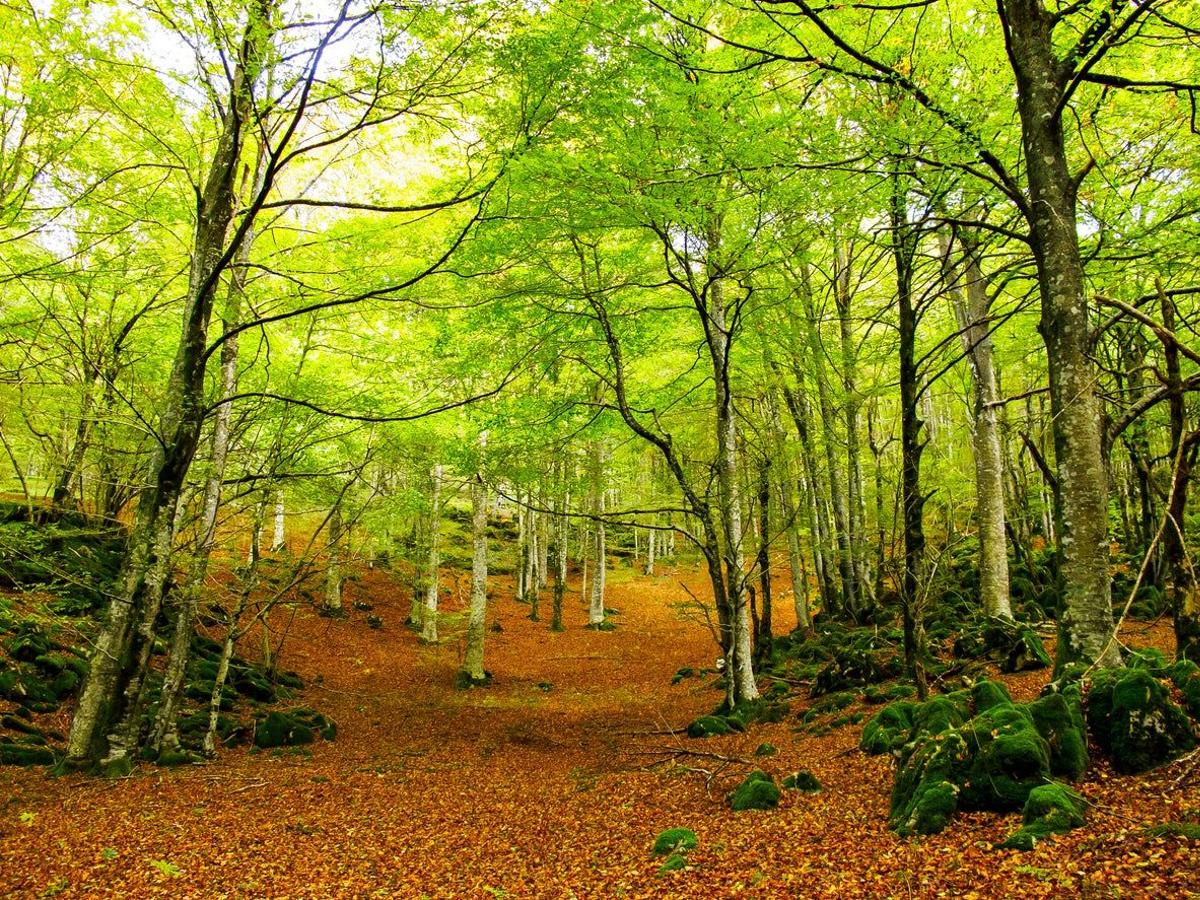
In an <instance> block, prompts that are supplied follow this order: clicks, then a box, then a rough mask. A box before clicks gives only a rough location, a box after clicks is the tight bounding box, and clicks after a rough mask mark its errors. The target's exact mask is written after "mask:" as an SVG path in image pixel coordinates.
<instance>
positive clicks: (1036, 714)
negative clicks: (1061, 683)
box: [1028, 685, 1088, 781]
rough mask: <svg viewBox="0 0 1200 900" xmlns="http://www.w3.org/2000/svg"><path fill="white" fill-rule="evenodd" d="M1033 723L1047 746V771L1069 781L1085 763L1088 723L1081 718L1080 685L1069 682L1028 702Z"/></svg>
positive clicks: (1079, 774)
mask: <svg viewBox="0 0 1200 900" xmlns="http://www.w3.org/2000/svg"><path fill="white" fill-rule="evenodd" d="M1028 709H1029V714H1030V716H1032V717H1033V725H1034V727H1035V728H1036V729H1037V731H1038V734H1040V735H1041V736H1042V737H1043V738H1044V739H1045V741H1046V745H1047V746H1048V747H1049V748H1050V771H1051V772H1052V773H1054V774H1055V775H1059V776H1061V777H1063V778H1068V779H1070V780H1072V781H1075V780H1077V779H1078V778H1080V777H1082V776H1083V773H1084V772H1085V771H1086V770H1087V765H1088V750H1087V727H1086V725H1085V724H1084V720H1083V707H1082V704H1081V703H1080V695H1079V688H1078V687H1077V686H1074V685H1072V686H1071V687H1069V688H1067V689H1066V690H1064V691H1062V692H1059V693H1052V694H1047V695H1046V696H1044V697H1041V698H1039V699H1037V700H1034V701H1033V702H1032V703H1030V704H1029V705H1028Z"/></svg>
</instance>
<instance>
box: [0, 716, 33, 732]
mask: <svg viewBox="0 0 1200 900" xmlns="http://www.w3.org/2000/svg"><path fill="white" fill-rule="evenodd" d="M0 727H3V728H7V729H9V730H10V731H18V732H20V733H21V734H34V735H38V736H41V735H42V731H41V729H40V728H38V727H37V726H36V725H34V724H33V723H32V722H30V721H28V720H27V719H24V718H21V717H19V716H13V715H4V716H0Z"/></svg>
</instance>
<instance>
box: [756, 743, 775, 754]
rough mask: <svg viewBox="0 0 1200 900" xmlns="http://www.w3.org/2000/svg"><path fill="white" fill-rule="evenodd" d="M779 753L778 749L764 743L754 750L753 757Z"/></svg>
mask: <svg viewBox="0 0 1200 900" xmlns="http://www.w3.org/2000/svg"><path fill="white" fill-rule="evenodd" d="M778 752H779V748H778V747H776V746H775V745H774V744H769V743H767V742H766V741H764V742H763V743H761V744H759V745H758V746H757V747H755V748H754V755H755V756H774V755H775V754H776V753H778Z"/></svg>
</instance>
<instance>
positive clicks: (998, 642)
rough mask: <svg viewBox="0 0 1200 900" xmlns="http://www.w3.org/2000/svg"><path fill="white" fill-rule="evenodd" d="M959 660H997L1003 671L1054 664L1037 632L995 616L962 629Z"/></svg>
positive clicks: (957, 643) (956, 646)
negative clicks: (984, 658)
mask: <svg viewBox="0 0 1200 900" xmlns="http://www.w3.org/2000/svg"><path fill="white" fill-rule="evenodd" d="M954 655H955V656H957V657H958V658H959V659H979V658H981V657H990V658H992V659H995V660H996V661H997V662H998V663H999V665H1000V670H1001V671H1002V672H1025V671H1031V670H1034V669H1045V668H1047V667H1048V666H1049V665H1050V664H1051V660H1050V654H1048V653H1047V652H1046V648H1045V646H1044V645H1043V644H1042V639H1041V638H1040V637H1038V634H1037V632H1036V631H1034V630H1033V629H1032V628H1030V627H1029V626H1028V625H1025V624H1023V623H1021V622H1017V621H1015V620H1013V619H1001V618H997V617H993V616H988V617H984V618H982V619H977V620H975V621H974V622H971V623H969V624H968V625H967V626H966V627H965V628H963V629H962V630H961V631H960V632H959V635H958V637H957V638H956V639H955V641H954Z"/></svg>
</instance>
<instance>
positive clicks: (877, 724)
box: [858, 700, 917, 756]
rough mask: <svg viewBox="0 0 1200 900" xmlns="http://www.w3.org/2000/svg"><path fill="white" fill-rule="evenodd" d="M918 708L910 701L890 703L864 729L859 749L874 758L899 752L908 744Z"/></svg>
mask: <svg viewBox="0 0 1200 900" xmlns="http://www.w3.org/2000/svg"><path fill="white" fill-rule="evenodd" d="M916 708H917V704H915V703H911V702H909V701H908V700H897V701H896V702H894V703H889V704H888V705H887V706H885V707H884V708H883V709H881V710H880V711H879V712H877V713H876V714H875V715H874V716H872V717H871V720H870V721H869V722H867V724H866V725H865V726H864V727H863V732H862V738H861V739H860V740H859V742H858V748H859V749H860V750H862V751H863V752H865V753H868V754H870V755H872V756H877V755H878V754H880V753H896V752H898V751H899V750H900V748H901V747H903V746H904V745H905V744H906V743H907V742H908V736H909V733H910V732H911V731H912V728H913V711H914V710H915V709H916Z"/></svg>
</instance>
